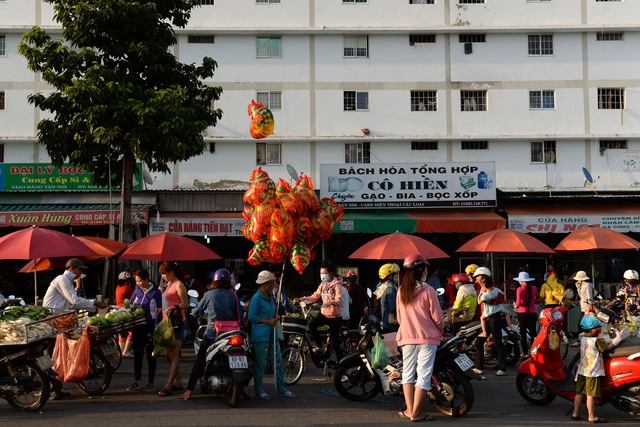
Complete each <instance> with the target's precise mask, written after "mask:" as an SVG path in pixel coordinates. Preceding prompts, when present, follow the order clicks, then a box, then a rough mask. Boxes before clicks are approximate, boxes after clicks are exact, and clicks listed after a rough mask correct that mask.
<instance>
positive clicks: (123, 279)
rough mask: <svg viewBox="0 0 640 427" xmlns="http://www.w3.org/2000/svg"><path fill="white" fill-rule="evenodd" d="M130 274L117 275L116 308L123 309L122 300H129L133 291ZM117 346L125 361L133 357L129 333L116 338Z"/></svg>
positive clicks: (130, 333) (124, 272) (122, 272)
mask: <svg viewBox="0 0 640 427" xmlns="http://www.w3.org/2000/svg"><path fill="white" fill-rule="evenodd" d="M131 279H132V277H131V274H129V272H128V271H121V272H120V274H118V283H117V285H116V306H117V307H124V300H126V299H128V300H130V299H131V295H133V289H132V288H131ZM118 344H119V345H120V350H121V351H122V357H125V358H127V359H129V358H132V357H133V353H132V351H131V349H132V345H133V334H132V332H131V331H129V332H123V333H121V334H120V335H119V336H118Z"/></svg>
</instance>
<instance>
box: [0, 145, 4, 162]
mask: <svg viewBox="0 0 640 427" xmlns="http://www.w3.org/2000/svg"><path fill="white" fill-rule="evenodd" d="M0 163H4V144H0Z"/></svg>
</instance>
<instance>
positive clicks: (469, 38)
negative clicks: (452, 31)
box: [458, 34, 487, 43]
mask: <svg viewBox="0 0 640 427" xmlns="http://www.w3.org/2000/svg"><path fill="white" fill-rule="evenodd" d="M486 40H487V35H486V34H460V35H459V36H458V42H460V43H484V42H486Z"/></svg>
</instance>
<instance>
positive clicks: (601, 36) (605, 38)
mask: <svg viewBox="0 0 640 427" xmlns="http://www.w3.org/2000/svg"><path fill="white" fill-rule="evenodd" d="M623 34H624V33H603V32H600V33H596V40H597V41H599V42H614V41H621V40H624V38H623V36H622V35H623Z"/></svg>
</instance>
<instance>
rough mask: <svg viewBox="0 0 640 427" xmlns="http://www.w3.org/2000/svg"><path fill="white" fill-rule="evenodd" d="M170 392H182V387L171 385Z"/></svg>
mask: <svg viewBox="0 0 640 427" xmlns="http://www.w3.org/2000/svg"><path fill="white" fill-rule="evenodd" d="M170 390H171V391H184V387H178V386H176V385H172V386H171V388H170Z"/></svg>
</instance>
